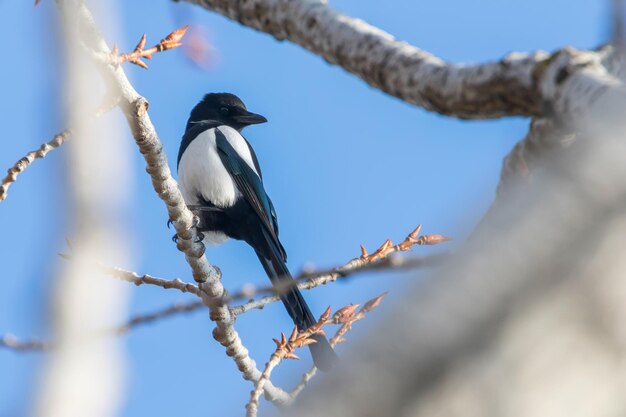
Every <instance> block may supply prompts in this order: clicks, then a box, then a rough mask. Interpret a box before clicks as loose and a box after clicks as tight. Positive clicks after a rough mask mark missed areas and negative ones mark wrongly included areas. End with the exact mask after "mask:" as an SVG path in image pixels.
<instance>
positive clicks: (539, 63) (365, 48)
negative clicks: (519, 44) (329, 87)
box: [186, 0, 619, 120]
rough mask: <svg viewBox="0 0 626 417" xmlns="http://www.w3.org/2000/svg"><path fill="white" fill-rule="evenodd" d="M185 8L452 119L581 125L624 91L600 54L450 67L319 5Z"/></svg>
mask: <svg viewBox="0 0 626 417" xmlns="http://www.w3.org/2000/svg"><path fill="white" fill-rule="evenodd" d="M186 1H187V2H189V3H193V4H196V5H199V6H201V7H203V8H205V9H208V10H212V11H215V12H217V13H220V14H222V15H224V16H226V17H228V18H230V19H233V20H235V21H237V22H239V23H241V24H243V25H246V26H249V27H251V28H253V29H256V30H259V31H261V32H265V33H268V34H270V35H272V36H274V37H275V38H276V39H279V40H289V41H291V42H293V43H296V44H298V45H300V46H302V47H303V48H305V49H308V50H309V51H311V52H313V53H315V54H317V55H320V56H321V57H323V58H324V59H325V60H326V61H327V62H329V63H331V64H336V65H339V66H340V67H342V68H343V69H345V70H346V71H348V72H350V73H352V74H354V75H356V76H358V77H359V78H361V79H362V80H364V81H366V82H367V83H368V84H370V85H371V86H373V87H375V88H379V89H381V90H382V91H385V92H386V93H388V94H390V95H393V96H395V97H398V98H400V99H402V100H404V101H406V102H408V103H412V104H415V105H418V106H420V107H423V108H425V109H427V110H431V111H434V112H437V113H440V114H443V115H447V116H453V117H459V118H465V119H489V118H497V117H504V116H514V115H522V116H531V117H540V116H544V115H546V114H547V113H553V112H556V113H558V114H560V115H561V116H562V117H567V118H569V119H571V120H577V118H578V117H580V116H582V115H584V114H586V113H587V110H589V109H590V108H591V107H592V105H593V103H594V102H595V101H596V100H597V99H598V98H599V97H600V96H603V95H604V94H605V93H607V90H611V89H612V88H613V87H615V86H616V85H618V84H619V83H618V81H617V80H615V79H614V78H613V77H612V76H609V75H608V74H607V73H606V70H605V69H604V68H603V67H602V65H599V61H600V60H601V59H602V56H603V52H601V51H577V50H574V49H572V48H564V49H562V50H559V51H557V52H555V53H553V54H548V53H546V52H543V51H539V52H535V53H530V54H529V53H521V52H515V53H511V54H509V55H508V56H507V57H505V58H503V59H501V60H500V61H497V62H488V63H485V64H477V65H464V64H451V63H447V62H445V61H444V60H442V59H440V58H438V57H436V56H434V55H432V54H430V53H428V52H425V51H422V50H421V49H418V48H416V47H414V46H411V45H409V44H407V43H406V42H400V41H398V40H396V39H395V38H394V37H393V36H392V35H390V34H388V33H386V32H384V31H382V30H380V29H378V28H376V27H373V26H371V25H369V24H367V23H366V22H364V21H362V20H360V19H355V18H352V17H349V16H345V15H343V14H341V13H339V12H338V11H336V10H334V9H332V8H331V7H329V6H328V4H327V3H326V2H322V1H319V0H300V1H289V0H248V1H245V2H233V1H228V0H186Z"/></svg>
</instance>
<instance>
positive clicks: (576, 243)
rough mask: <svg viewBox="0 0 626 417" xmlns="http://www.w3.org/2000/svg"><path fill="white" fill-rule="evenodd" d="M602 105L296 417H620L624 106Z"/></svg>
mask: <svg viewBox="0 0 626 417" xmlns="http://www.w3.org/2000/svg"><path fill="white" fill-rule="evenodd" d="M611 96H612V97H613V100H611V101H604V102H602V101H598V102H597V104H596V106H598V107H595V108H593V109H590V112H589V115H594V117H595V118H587V119H586V120H584V122H585V123H584V124H583V125H576V126H570V127H571V128H573V130H574V131H576V132H579V133H578V134H577V135H578V138H577V141H575V142H574V143H573V144H571V145H570V146H569V147H567V148H566V149H563V150H562V151H561V152H558V153H552V154H551V155H550V154H548V155H547V156H546V158H544V161H543V162H541V163H540V164H539V165H538V166H537V169H536V170H535V173H534V174H533V175H534V177H535V178H534V180H533V181H530V182H529V183H526V184H524V186H523V189H522V190H521V191H522V192H519V191H520V189H519V188H517V189H515V188H514V189H511V190H509V191H510V192H508V193H507V196H506V197H507V198H506V199H503V200H502V201H500V204H499V207H498V209H497V210H492V212H491V213H490V215H489V218H487V219H486V220H485V222H483V224H482V225H481V226H480V228H479V230H477V231H476V233H475V235H474V236H473V238H472V239H471V240H470V241H469V242H468V244H467V245H466V246H465V247H464V248H463V249H462V250H461V252H460V253H457V254H456V255H455V257H454V258H453V260H452V262H451V263H449V264H448V265H446V266H444V267H442V268H439V269H437V270H435V271H433V276H432V278H431V279H430V280H427V281H425V282H424V283H422V284H419V285H417V286H416V287H415V288H414V289H413V290H412V291H407V294H406V298H405V300H404V301H403V302H402V300H401V301H400V302H399V303H397V304H395V305H394V307H393V308H392V311H391V312H390V313H389V318H388V319H387V320H383V321H381V324H380V325H378V326H375V327H374V328H373V329H372V330H371V334H375V335H376V337H375V338H374V339H373V340H372V338H371V337H369V336H366V337H367V338H368V341H370V342H372V343H368V344H364V345H362V346H361V345H359V343H358V341H355V343H354V344H355V345H356V346H359V348H358V349H351V350H350V349H348V351H347V352H346V355H345V357H347V358H349V362H350V363H348V364H346V367H345V368H344V372H342V373H341V374H335V375H331V376H330V377H329V378H328V379H327V380H326V381H325V383H324V384H323V385H319V386H317V387H316V388H315V389H313V390H312V391H311V390H309V391H307V392H305V393H303V394H302V396H301V399H300V402H299V403H298V404H297V405H296V406H297V407H298V413H297V415H298V416H305V417H306V416H316V415H320V414H321V413H324V414H325V415H341V416H346V417H350V416H359V417H363V416H365V417H368V416H380V415H410V416H416V417H421V416H433V415H463V416H465V417H479V416H485V415H498V416H528V415H532V416H549V417H566V416H567V417H598V416H611V415H619V414H620V413H621V412H622V411H623V406H624V401H623V392H624V391H625V390H626V379H625V378H624V375H625V372H626V368H625V362H624V360H623V358H624V357H626V337H625V335H626V321H624V316H626V309H625V306H626V281H624V279H623V271H624V269H625V268H626V265H625V263H624V256H623V253H624V251H625V250H626V239H625V238H624V233H623V230H624V228H625V227H626V215H625V213H626V181H625V180H624V179H625V178H626V168H625V167H626V165H625V164H624V159H625V157H626V145H625V143H626V142H625V140H624V135H623V132H624V131H625V129H624V125H623V120H624V118H623V117H622V116H620V113H621V112H623V109H624V108H625V107H624V105H623V104H624V103H625V102H626V101H624V99H623V96H621V92H620V90H619V89H618V90H616V91H613V92H611ZM546 133H547V132H546ZM556 134H557V137H556V138H551V139H550V138H546V139H547V140H549V141H555V143H556V142H558V141H559V135H558V132H556ZM400 317H401V318H402V319H401V320H398V318H400ZM320 398H324V401H320Z"/></svg>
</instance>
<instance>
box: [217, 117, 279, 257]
mask: <svg viewBox="0 0 626 417" xmlns="http://www.w3.org/2000/svg"><path fill="white" fill-rule="evenodd" d="M215 139H216V141H215V142H216V145H217V152H218V155H219V156H220V159H221V160H222V163H223V164H224V167H226V170H227V171H228V173H229V174H230V176H231V178H232V179H233V181H234V182H235V185H236V186H237V189H238V190H239V192H241V194H242V195H243V197H244V198H245V200H246V201H247V202H248V203H249V204H250V206H251V207H252V210H253V211H254V213H255V214H256V215H257V217H258V219H259V221H260V222H261V225H262V227H263V229H264V230H265V232H266V234H267V236H268V238H269V240H270V241H271V242H270V243H272V244H273V245H274V246H275V247H276V248H277V249H278V250H279V252H280V254H281V257H282V258H283V262H284V261H285V259H286V258H287V257H286V254H285V250H284V249H283V246H282V245H281V244H280V241H279V240H278V228H277V227H276V213H275V211H274V206H273V205H272V202H271V200H270V198H269V197H268V196H267V193H266V192H265V188H264V187H263V182H262V181H261V178H260V177H259V176H258V175H257V173H256V172H254V170H253V169H252V168H251V167H250V166H249V165H248V163H247V162H246V161H244V160H243V159H242V158H241V156H240V155H239V154H238V153H237V151H236V150H235V149H234V148H233V147H232V145H231V144H230V142H228V139H226V136H224V134H223V133H222V132H220V130H219V129H215Z"/></svg>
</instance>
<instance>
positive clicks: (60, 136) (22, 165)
mask: <svg viewBox="0 0 626 417" xmlns="http://www.w3.org/2000/svg"><path fill="white" fill-rule="evenodd" d="M71 134H72V129H65V130H64V131H62V132H60V133H57V134H56V135H54V137H53V138H52V140H50V141H49V142H46V143H44V144H43V145H41V146H40V147H39V149H37V150H34V151H31V152H29V153H27V154H26V156H24V157H23V158H22V159H20V160H19V161H17V162H16V163H15V165H13V166H12V167H11V168H9V169H8V171H7V176H6V177H4V178H3V179H2V185H0V201H3V200H5V199H6V198H7V195H8V192H9V187H10V186H11V184H13V183H14V182H15V181H17V177H18V175H20V174H21V173H22V172H24V170H25V169H26V168H28V167H29V166H30V164H32V163H33V161H34V160H35V159H40V158H43V157H45V156H46V155H47V154H48V152H50V151H51V150H53V149H56V148H58V147H59V146H61V145H62V144H63V143H64V142H65V141H66V140H67V139H68V138H69V137H70V135H71Z"/></svg>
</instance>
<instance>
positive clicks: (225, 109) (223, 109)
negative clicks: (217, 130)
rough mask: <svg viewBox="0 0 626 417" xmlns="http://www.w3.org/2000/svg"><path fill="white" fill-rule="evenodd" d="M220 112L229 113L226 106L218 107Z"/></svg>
mask: <svg viewBox="0 0 626 417" xmlns="http://www.w3.org/2000/svg"><path fill="white" fill-rule="evenodd" d="M220 113H222V114H228V113H230V110H228V107H221V108H220Z"/></svg>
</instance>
